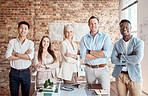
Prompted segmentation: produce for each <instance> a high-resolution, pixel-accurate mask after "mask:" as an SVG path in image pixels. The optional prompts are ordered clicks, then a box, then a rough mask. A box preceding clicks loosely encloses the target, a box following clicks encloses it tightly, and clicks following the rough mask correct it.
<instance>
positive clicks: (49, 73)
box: [34, 36, 59, 87]
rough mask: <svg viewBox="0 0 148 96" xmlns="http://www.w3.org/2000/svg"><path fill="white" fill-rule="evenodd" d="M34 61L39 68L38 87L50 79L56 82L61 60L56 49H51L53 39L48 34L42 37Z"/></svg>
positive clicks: (37, 68)
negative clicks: (59, 60) (57, 56)
mask: <svg viewBox="0 0 148 96" xmlns="http://www.w3.org/2000/svg"><path fill="white" fill-rule="evenodd" d="M34 63H35V68H36V70H37V79H36V81H37V87H38V86H39V85H42V84H44V83H45V80H48V79H50V81H51V82H54V83H55V82H56V80H57V75H56V68H57V67H59V62H58V60H57V58H56V56H55V53H54V51H53V50H51V41H50V38H49V37H48V36H43V37H42V39H41V41H40V45H39V49H38V52H35V58H34Z"/></svg>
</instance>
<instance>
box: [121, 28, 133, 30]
mask: <svg viewBox="0 0 148 96" xmlns="http://www.w3.org/2000/svg"><path fill="white" fill-rule="evenodd" d="M124 28H125V29H127V30H128V29H129V28H131V27H120V30H123V29H124Z"/></svg>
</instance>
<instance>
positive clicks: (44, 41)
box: [42, 37, 50, 49]
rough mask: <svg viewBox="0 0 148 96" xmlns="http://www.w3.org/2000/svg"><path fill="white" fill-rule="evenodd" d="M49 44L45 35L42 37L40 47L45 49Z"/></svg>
mask: <svg viewBox="0 0 148 96" xmlns="http://www.w3.org/2000/svg"><path fill="white" fill-rule="evenodd" d="M49 44H50V40H49V38H47V37H45V38H43V41H42V47H43V48H45V49H47V48H48V47H49Z"/></svg>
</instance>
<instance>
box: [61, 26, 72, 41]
mask: <svg viewBox="0 0 148 96" xmlns="http://www.w3.org/2000/svg"><path fill="white" fill-rule="evenodd" d="M67 28H69V29H72V32H74V28H73V26H72V25H71V24H68V25H65V26H64V30H63V40H65V39H66V35H65V32H66V29H67ZM72 39H73V37H72Z"/></svg>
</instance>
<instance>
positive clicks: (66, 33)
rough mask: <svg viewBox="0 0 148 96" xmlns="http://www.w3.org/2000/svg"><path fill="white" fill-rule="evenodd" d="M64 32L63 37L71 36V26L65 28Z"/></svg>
mask: <svg viewBox="0 0 148 96" xmlns="http://www.w3.org/2000/svg"><path fill="white" fill-rule="evenodd" d="M64 34H65V38H69V39H71V38H73V30H72V29H71V28H66V29H65V32H64Z"/></svg>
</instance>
